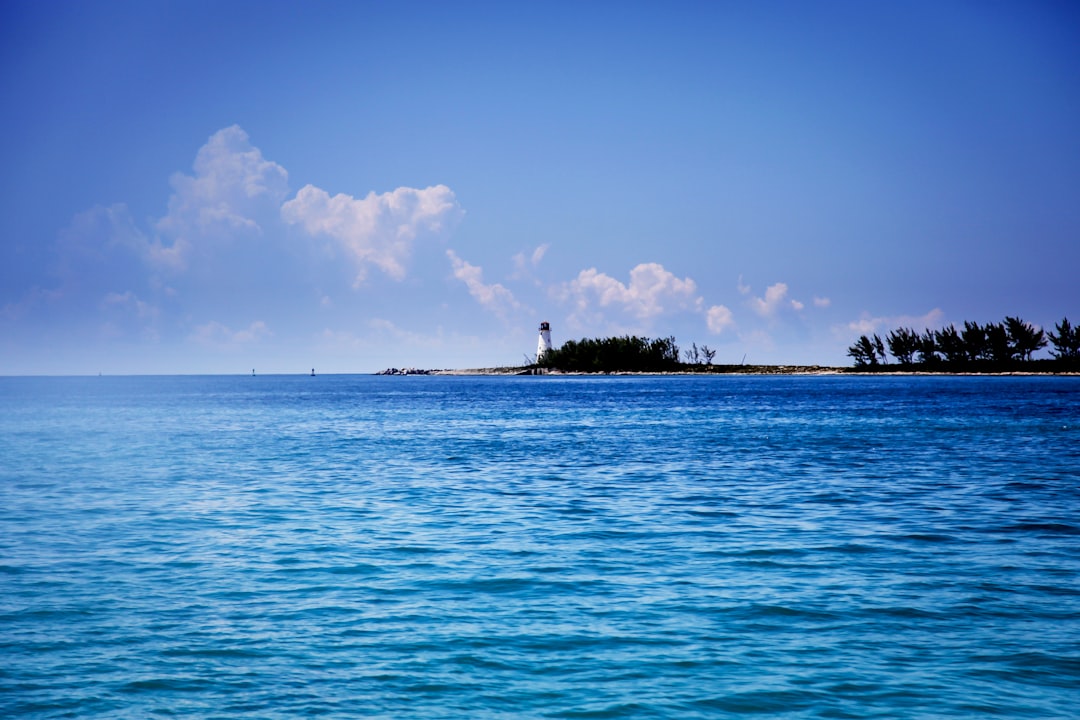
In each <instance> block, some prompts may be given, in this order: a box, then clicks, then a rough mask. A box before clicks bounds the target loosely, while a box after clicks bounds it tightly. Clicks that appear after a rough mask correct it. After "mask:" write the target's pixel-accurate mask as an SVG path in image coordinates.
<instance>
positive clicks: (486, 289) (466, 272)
mask: <svg viewBox="0 0 1080 720" xmlns="http://www.w3.org/2000/svg"><path fill="white" fill-rule="evenodd" d="M446 256H447V257H448V258H450V264H451V265H453V268H454V277H456V278H457V279H458V280H460V281H461V282H463V283H465V286H466V287H467V288H468V289H469V294H470V295H472V296H473V298H474V299H475V300H476V301H477V302H478V303H480V304H481V305H482V306H483V307H484V308H486V309H487V310H490V311H492V312H494V313H495V314H496V315H499V316H503V315H504V314H505V313H506V310H507V309H508V308H517V307H519V305H518V301H517V300H516V299H514V294H513V293H512V292H510V291H509V290H507V289H506V288H505V287H503V286H502V285H500V284H499V283H493V284H490V285H488V284H485V283H484V271H483V269H482V268H480V267H478V266H476V265H471V264H469V263H468V262H466V261H464V260H462V259H461V258H460V257H458V256H457V254H456V253H455V252H454V251H453V250H447V251H446Z"/></svg>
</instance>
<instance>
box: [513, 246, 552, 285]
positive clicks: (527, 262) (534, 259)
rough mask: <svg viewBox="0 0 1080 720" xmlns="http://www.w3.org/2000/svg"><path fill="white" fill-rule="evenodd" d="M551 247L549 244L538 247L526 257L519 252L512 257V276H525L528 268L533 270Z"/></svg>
mask: <svg viewBox="0 0 1080 720" xmlns="http://www.w3.org/2000/svg"><path fill="white" fill-rule="evenodd" d="M550 247H551V245H550V244H549V243H544V244H543V245H539V246H537V247H536V249H534V250H533V251H532V253H531V254H529V255H526V254H525V253H523V252H519V253H518V254H517V255H515V256H514V268H515V272H514V275H515V276H518V277H521V276H523V275H525V274H526V273H527V272H528V270H529V269H530V268H534V267H536V266H537V265H539V264H540V261H541V260H543V259H544V255H546V254H547V251H548V249H549V248H550Z"/></svg>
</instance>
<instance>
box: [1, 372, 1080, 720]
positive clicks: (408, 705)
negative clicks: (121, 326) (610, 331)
mask: <svg viewBox="0 0 1080 720" xmlns="http://www.w3.org/2000/svg"><path fill="white" fill-rule="evenodd" d="M0 717H4V718H16V717H17V718H110V719H113V718H121V719H124V718H139V719H142V718H155V717H161V718H237V717H250V718H308V717H318V718H479V719H483V718H679V719H684V718H755V719H759V720H769V719H773V718H776V719H779V718H785V719H788V718H790V719H795V718H798V719H803V718H807V719H809V718H1077V717H1080V377H1049V376H1037V377H1021V376H1002V377H911V376H851V375H832V376H830V375H825V376H734V375H731V376H710V377H697V376H581V377H568V376H535V377H534V376H530V377H482V376H467V377H454V376H406V377H400V376H396V377H383V376H366V375H325V376H318V377H310V376H305V375H296V376H285V375H279V376H269V375H267V376H257V377H251V376H242V375H241V376H206V377H198V376H181V377H16V378H12V377H5V378H0Z"/></svg>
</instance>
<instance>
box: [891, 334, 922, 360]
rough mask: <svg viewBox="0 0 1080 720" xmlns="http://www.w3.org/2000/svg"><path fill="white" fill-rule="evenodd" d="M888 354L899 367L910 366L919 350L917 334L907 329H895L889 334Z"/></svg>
mask: <svg viewBox="0 0 1080 720" xmlns="http://www.w3.org/2000/svg"><path fill="white" fill-rule="evenodd" d="M888 342H889V352H891V353H892V355H893V357H894V358H896V361H897V362H898V363H900V364H901V365H910V364H911V363H912V362H913V361H914V359H915V353H916V351H918V349H919V334H918V333H917V332H915V331H914V330H910V329H908V328H897V329H895V330H892V331H890V332H889V336H888Z"/></svg>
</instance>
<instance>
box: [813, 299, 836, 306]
mask: <svg viewBox="0 0 1080 720" xmlns="http://www.w3.org/2000/svg"><path fill="white" fill-rule="evenodd" d="M829 305H832V300H830V299H829V298H827V297H815V298H814V307H819V308H827V307H829Z"/></svg>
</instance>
